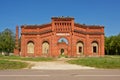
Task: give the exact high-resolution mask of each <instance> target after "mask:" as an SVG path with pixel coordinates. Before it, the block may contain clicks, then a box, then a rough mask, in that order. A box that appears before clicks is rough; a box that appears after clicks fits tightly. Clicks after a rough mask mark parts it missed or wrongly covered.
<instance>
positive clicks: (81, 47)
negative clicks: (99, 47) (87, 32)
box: [76, 41, 84, 54]
mask: <svg viewBox="0 0 120 80" xmlns="http://www.w3.org/2000/svg"><path fill="white" fill-rule="evenodd" d="M76 49H77V54H83V53H84V45H83V42H81V41H79V42H77V46H76Z"/></svg>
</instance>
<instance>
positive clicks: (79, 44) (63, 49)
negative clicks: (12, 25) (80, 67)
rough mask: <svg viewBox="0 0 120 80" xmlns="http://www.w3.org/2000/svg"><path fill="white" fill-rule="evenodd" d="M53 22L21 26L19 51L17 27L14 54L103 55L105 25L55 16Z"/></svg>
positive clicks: (52, 55)
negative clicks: (93, 24) (88, 23)
mask: <svg viewBox="0 0 120 80" xmlns="http://www.w3.org/2000/svg"><path fill="white" fill-rule="evenodd" d="M51 20H52V21H51V23H48V24H43V25H22V26H21V48H20V52H19V51H18V48H17V47H18V27H17V28H16V49H15V55H21V56H50V57H58V56H60V55H66V56H68V57H77V56H103V55H104V27H103V26H92V25H91V26H89V25H85V24H78V23H75V22H74V18H72V17H52V18H51Z"/></svg>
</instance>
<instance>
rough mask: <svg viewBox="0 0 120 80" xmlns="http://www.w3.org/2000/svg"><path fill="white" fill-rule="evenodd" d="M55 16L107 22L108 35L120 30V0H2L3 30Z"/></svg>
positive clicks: (90, 22)
mask: <svg viewBox="0 0 120 80" xmlns="http://www.w3.org/2000/svg"><path fill="white" fill-rule="evenodd" d="M52 16H72V17H74V18H75V22H77V23H80V24H87V25H103V26H105V35H106V36H111V35H116V34H118V33H120V0H0V31H3V30H4V29H5V28H9V29H11V30H12V31H14V32H15V26H16V25H18V26H21V25H23V24H44V23H49V22H51V17H52Z"/></svg>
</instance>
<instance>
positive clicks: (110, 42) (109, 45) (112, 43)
mask: <svg viewBox="0 0 120 80" xmlns="http://www.w3.org/2000/svg"><path fill="white" fill-rule="evenodd" d="M105 53H106V54H107V55H120V34H118V35H116V36H110V37H105Z"/></svg>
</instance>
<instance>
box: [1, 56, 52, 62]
mask: <svg viewBox="0 0 120 80" xmlns="http://www.w3.org/2000/svg"><path fill="white" fill-rule="evenodd" d="M0 59H8V60H24V61H52V60H53V58H44V57H20V56H2V55H1V56H0Z"/></svg>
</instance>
